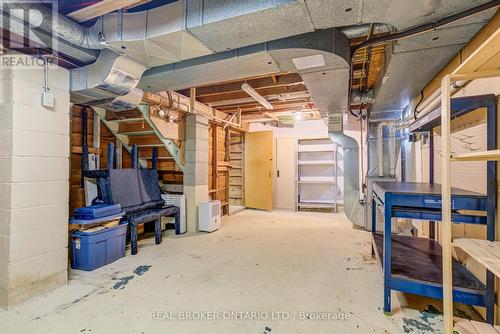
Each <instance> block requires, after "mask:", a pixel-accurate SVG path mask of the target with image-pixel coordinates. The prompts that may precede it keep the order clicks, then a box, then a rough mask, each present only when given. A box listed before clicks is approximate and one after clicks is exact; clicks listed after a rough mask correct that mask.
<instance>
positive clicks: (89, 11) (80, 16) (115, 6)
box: [66, 0, 142, 22]
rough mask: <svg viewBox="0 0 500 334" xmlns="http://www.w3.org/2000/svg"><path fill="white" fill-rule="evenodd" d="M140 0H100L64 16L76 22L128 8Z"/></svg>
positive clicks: (140, 0)
mask: <svg viewBox="0 0 500 334" xmlns="http://www.w3.org/2000/svg"><path fill="white" fill-rule="evenodd" d="M141 2H142V0H101V1H100V2H97V3H95V4H93V5H91V6H87V7H84V8H82V9H79V10H75V11H74V12H71V13H69V14H67V15H66V16H68V17H69V18H72V19H73V20H75V21H77V22H85V21H88V20H90V19H93V18H96V17H99V16H102V15H104V14H108V13H111V12H114V11H116V10H119V9H122V8H125V7H129V8H130V7H131V6H133V5H135V4H139V3H141Z"/></svg>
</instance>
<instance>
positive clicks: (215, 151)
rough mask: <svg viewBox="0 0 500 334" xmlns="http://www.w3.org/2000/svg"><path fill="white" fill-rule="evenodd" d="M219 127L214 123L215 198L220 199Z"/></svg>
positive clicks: (213, 177) (213, 176)
mask: <svg viewBox="0 0 500 334" xmlns="http://www.w3.org/2000/svg"><path fill="white" fill-rule="evenodd" d="M218 128H219V126H218V125H217V124H215V125H213V139H212V148H213V156H212V184H213V187H214V189H215V198H214V199H219V166H218V164H219V143H218V141H219V140H218V136H217V133H218V131H217V130H218Z"/></svg>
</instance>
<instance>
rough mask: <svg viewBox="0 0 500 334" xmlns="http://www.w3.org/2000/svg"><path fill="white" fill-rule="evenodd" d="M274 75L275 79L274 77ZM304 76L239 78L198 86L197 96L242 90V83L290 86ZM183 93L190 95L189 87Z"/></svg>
mask: <svg viewBox="0 0 500 334" xmlns="http://www.w3.org/2000/svg"><path fill="white" fill-rule="evenodd" d="M273 77H274V78H275V79H273ZM303 82H304V80H302V77H301V76H300V75H299V74H297V73H289V74H279V75H278V74H276V75H272V76H269V77H263V78H256V79H247V80H238V81H234V82H228V83H223V84H214V85H210V86H203V87H198V88H197V89H196V97H197V98H202V97H207V96H212V95H218V94H226V93H234V92H241V85H242V84H244V83H247V84H248V85H250V86H252V87H253V88H254V89H261V88H270V87H279V86H289V85H294V84H300V83H303ZM179 93H181V94H182V95H186V96H188V95H189V89H185V90H181V91H179Z"/></svg>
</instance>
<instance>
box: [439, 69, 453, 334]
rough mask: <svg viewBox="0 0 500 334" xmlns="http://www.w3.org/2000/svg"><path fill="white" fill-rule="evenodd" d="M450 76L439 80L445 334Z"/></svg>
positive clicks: (448, 319)
mask: <svg viewBox="0 0 500 334" xmlns="http://www.w3.org/2000/svg"><path fill="white" fill-rule="evenodd" d="M450 85H451V76H450V75H446V76H445V77H444V78H443V79H442V80H441V154H442V157H441V159H442V167H441V183H442V185H441V187H442V188H441V192H442V193H441V206H442V213H441V215H442V234H443V235H442V246H443V318H444V330H445V331H444V332H445V334H453V275H452V273H453V268H452V260H453V256H452V249H451V247H452V244H451V243H452V234H451V231H452V229H451V145H450V123H451V118H450V116H451V115H450V113H451V98H450Z"/></svg>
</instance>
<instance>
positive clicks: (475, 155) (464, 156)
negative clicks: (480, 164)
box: [453, 150, 500, 161]
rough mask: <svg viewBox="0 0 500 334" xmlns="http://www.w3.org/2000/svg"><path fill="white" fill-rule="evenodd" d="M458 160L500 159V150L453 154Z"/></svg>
mask: <svg viewBox="0 0 500 334" xmlns="http://www.w3.org/2000/svg"><path fill="white" fill-rule="evenodd" d="M453 160H456V161H500V150H491V151H481V152H471V153H461V154H456V155H454V156H453Z"/></svg>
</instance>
